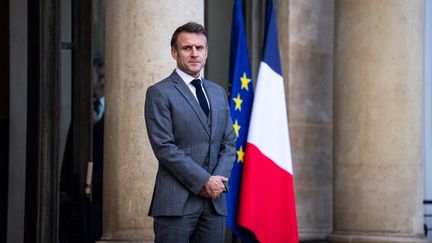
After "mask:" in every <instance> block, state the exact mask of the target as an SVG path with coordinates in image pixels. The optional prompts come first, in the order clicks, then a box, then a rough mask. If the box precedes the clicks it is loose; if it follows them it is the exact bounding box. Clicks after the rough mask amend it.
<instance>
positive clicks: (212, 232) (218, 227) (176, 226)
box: [153, 199, 226, 243]
mask: <svg viewBox="0 0 432 243" xmlns="http://www.w3.org/2000/svg"><path fill="white" fill-rule="evenodd" d="M225 221H226V217H225V216H221V215H218V214H217V213H216V212H215V210H214V208H213V205H212V204H211V201H210V199H208V200H203V205H202V207H201V210H200V211H199V212H197V213H195V214H190V215H185V216H157V217H154V224H153V227H154V232H155V243H188V242H190V243H223V242H224V241H225V230H226V226H225V224H226V223H225Z"/></svg>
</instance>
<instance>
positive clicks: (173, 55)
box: [171, 48, 177, 60]
mask: <svg viewBox="0 0 432 243" xmlns="http://www.w3.org/2000/svg"><path fill="white" fill-rule="evenodd" d="M171 56H172V57H173V58H174V60H177V50H176V49H175V48H171Z"/></svg>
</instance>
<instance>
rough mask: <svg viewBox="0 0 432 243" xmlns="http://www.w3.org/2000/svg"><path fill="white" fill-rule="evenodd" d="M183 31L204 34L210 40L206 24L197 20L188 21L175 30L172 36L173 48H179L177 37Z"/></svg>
mask: <svg viewBox="0 0 432 243" xmlns="http://www.w3.org/2000/svg"><path fill="white" fill-rule="evenodd" d="M181 32H188V33H196V34H202V35H204V36H205V38H206V39H207V40H208V38H207V31H206V29H205V28H204V26H202V25H200V24H198V23H196V22H192V21H191V22H189V23H186V24H184V25H182V26H180V27H178V28H177V29H176V30H175V31H174V34H173V35H172V38H171V48H174V49H176V48H177V37H178V35H179V34H180V33H181Z"/></svg>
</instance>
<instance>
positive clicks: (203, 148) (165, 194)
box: [145, 22, 236, 243]
mask: <svg viewBox="0 0 432 243" xmlns="http://www.w3.org/2000/svg"><path fill="white" fill-rule="evenodd" d="M207 54H208V47H207V32H206V30H205V29H204V27H203V26H202V25H200V24H197V23H194V22H189V23H187V24H185V25H182V26H180V27H178V28H177V29H176V31H175V32H174V34H173V36H172V39H171V55H172V57H173V58H174V59H175V60H176V62H177V68H176V69H175V70H174V71H173V72H172V73H171V75H170V76H168V77H167V78H165V79H163V80H162V81H160V82H158V83H156V84H155V85H153V86H151V87H149V88H148V90H147V94H146V101H145V121H146V126H147V133H148V136H149V139H150V143H151V145H152V148H153V152H154V154H155V156H156V158H157V159H158V161H159V167H158V172H157V175H156V183H155V187H154V192H153V198H152V202H151V206H150V210H149V215H150V216H152V217H153V218H154V232H155V242H156V243H160V242H167V243H168V242H180V243H182V242H184V243H187V242H223V241H224V238H225V217H226V213H227V211H226V204H225V194H224V192H225V191H226V190H227V189H226V186H225V185H227V182H228V176H229V174H230V171H231V168H232V165H233V162H234V159H235V140H236V135H235V133H234V130H233V126H232V122H231V118H230V115H229V107H228V101H227V96H226V94H225V91H224V89H223V88H222V87H221V86H219V85H217V84H215V83H213V82H211V81H209V80H206V79H204V78H203V77H202V75H201V73H202V69H203V67H204V65H205V63H206V59H207Z"/></svg>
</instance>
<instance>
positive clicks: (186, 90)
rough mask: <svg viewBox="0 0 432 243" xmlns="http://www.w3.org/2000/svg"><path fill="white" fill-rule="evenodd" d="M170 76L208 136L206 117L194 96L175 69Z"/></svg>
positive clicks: (208, 129)
mask: <svg viewBox="0 0 432 243" xmlns="http://www.w3.org/2000/svg"><path fill="white" fill-rule="evenodd" d="M170 77H171V79H172V80H173V81H174V83H175V84H174V86H175V87H176V88H177V89H178V91H179V92H180V93H181V94H182V95H183V97H184V98H185V99H186V100H187V102H188V103H189V104H190V106H191V107H192V109H193V110H194V111H195V114H196V115H197V116H198V118H199V120H200V121H201V123H202V125H203V127H204V129H205V130H206V132H207V134H208V135H209V136H210V128H209V124H208V118H207V116H206V115H205V114H204V112H203V111H202V109H201V106H200V105H199V103H198V101H197V99H196V98H195V96H194V95H193V94H192V92H191V91H190V89H189V87H188V86H187V85H186V84H185V82H184V81H183V80H182V79H181V78H180V76H179V75H178V74H177V73H176V71H174V72H173V73H172V74H171V76H170ZM210 110H211V109H210Z"/></svg>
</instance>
